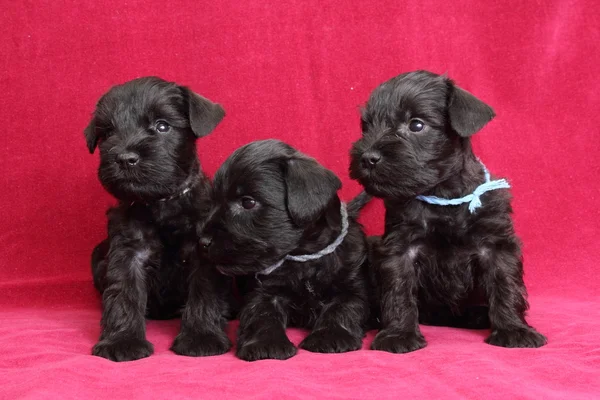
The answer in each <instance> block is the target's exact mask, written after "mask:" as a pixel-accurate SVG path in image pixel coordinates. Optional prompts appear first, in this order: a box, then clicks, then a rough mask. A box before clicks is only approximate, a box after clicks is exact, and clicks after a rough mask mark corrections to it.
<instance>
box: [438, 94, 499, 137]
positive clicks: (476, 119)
mask: <svg viewBox="0 0 600 400" xmlns="http://www.w3.org/2000/svg"><path fill="white" fill-rule="evenodd" d="M448 115H449V116H450V126H452V129H454V131H455V132H456V133H458V135H459V136H462V137H469V136H471V135H473V134H475V133H477V132H478V131H479V130H480V129H481V128H483V127H484V126H485V124H487V123H488V122H490V121H491V120H492V118H494V117H495V116H496V114H495V113H494V110H492V107H490V106H488V105H487V104H485V103H484V102H483V101H481V100H479V99H478V98H477V97H475V96H473V95H472V94H471V93H469V92H467V91H466V90H463V89H461V88H459V87H458V86H456V85H452V92H451V94H450V100H449V103H448Z"/></svg>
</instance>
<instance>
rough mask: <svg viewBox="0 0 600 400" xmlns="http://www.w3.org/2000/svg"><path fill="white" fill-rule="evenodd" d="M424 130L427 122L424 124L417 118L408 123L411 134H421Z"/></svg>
mask: <svg viewBox="0 0 600 400" xmlns="http://www.w3.org/2000/svg"><path fill="white" fill-rule="evenodd" d="M424 128H425V122H423V121H421V120H420V119H417V118H413V119H411V120H410V122H409V123H408V129H409V130H410V131H411V132H421V131H422V130H423V129H424Z"/></svg>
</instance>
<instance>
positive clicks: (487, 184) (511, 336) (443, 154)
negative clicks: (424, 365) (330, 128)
mask: <svg viewBox="0 0 600 400" xmlns="http://www.w3.org/2000/svg"><path fill="white" fill-rule="evenodd" d="M493 117H494V112H493V110H492V109H491V108H490V107H489V106H487V105H486V104H484V103H483V102H481V101H480V100H478V99H477V98H475V97H474V96H473V95H471V94H470V93H468V92H466V91H464V90H462V89H461V88H459V87H458V86H456V85H455V84H454V83H453V82H452V81H451V80H449V79H448V78H446V77H444V76H438V75H435V74H432V73H429V72H426V71H417V72H411V73H407V74H402V75H400V76H398V77H396V78H393V79H391V80H390V81H388V82H385V83H383V84H382V85H381V86H379V87H378V88H377V89H375V91H374V92H373V93H372V94H371V97H370V99H369V101H368V103H367V105H366V108H365V110H364V112H363V116H362V131H363V137H362V138H361V139H360V140H358V141H357V142H356V143H355V144H354V145H353V147H352V150H351V166H350V174H351V177H352V178H353V179H357V180H358V181H359V182H360V183H361V184H362V185H363V186H364V187H365V189H366V191H367V193H369V194H372V195H374V196H377V197H380V198H382V199H384V203H385V207H386V215H385V233H384V235H383V237H382V238H381V239H380V240H375V241H374V243H373V249H372V258H373V260H372V262H373V269H374V273H375V276H376V279H377V281H378V298H379V303H380V307H381V315H380V317H381V323H382V329H381V331H380V332H379V333H378V334H377V336H376V337H375V340H374V341H373V344H372V348H373V349H375V350H384V351H389V352H393V353H405V352H409V351H413V350H417V349H420V348H422V347H424V346H425V344H426V343H425V340H424V338H423V336H422V335H421V332H420V330H419V325H418V323H419V322H421V323H424V324H432V325H451V326H462V327H472V328H483V327H487V326H489V325H490V324H491V329H492V331H491V335H490V336H489V337H488V338H487V339H486V342H487V343H489V344H493V345H496V346H503V347H539V346H542V345H544V344H545V343H546V338H545V337H544V336H542V335H541V334H539V333H538V332H536V331H535V329H533V328H532V327H530V326H529V325H528V324H527V322H526V321H525V311H526V310H527V308H528V304H527V301H526V299H525V295H526V291H525V286H524V283H523V266H522V261H521V253H520V243H519V240H518V238H517V237H516V236H515V233H514V229H513V224H512V221H511V218H510V213H511V212H512V210H511V206H510V196H509V192H508V190H505V189H506V188H507V187H508V183H507V182H506V181H504V180H499V181H492V180H491V177H490V176H489V173H488V172H487V170H486V169H485V167H484V166H483V164H482V163H481V162H480V161H479V160H478V159H477V158H476V157H475V156H474V155H473V152H472V150H471V143H470V139H469V137H470V136H471V135H473V134H474V133H476V132H477V131H479V130H480V129H481V128H483V126H484V125H485V124H486V123H487V122H489V121H490V120H491V119H492V118H493ZM467 203H470V204H467Z"/></svg>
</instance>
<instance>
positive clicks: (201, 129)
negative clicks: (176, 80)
mask: <svg viewBox="0 0 600 400" xmlns="http://www.w3.org/2000/svg"><path fill="white" fill-rule="evenodd" d="M183 89H184V91H185V92H186V93H187V98H188V105H189V116H190V126H191V127H192V131H193V132H194V135H196V137H197V138H199V137H202V136H206V135H208V134H209V133H211V132H212V131H213V130H214V129H215V128H216V127H217V125H219V122H221V121H222V120H223V117H224V116H225V110H224V109H223V107H221V106H220V105H219V104H216V103H213V102H212V101H210V100H208V99H207V98H204V97H202V96H200V95H199V94H197V93H194V92H193V91H191V90H190V89H188V88H183Z"/></svg>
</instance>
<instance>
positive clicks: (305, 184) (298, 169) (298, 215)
mask: <svg viewBox="0 0 600 400" xmlns="http://www.w3.org/2000/svg"><path fill="white" fill-rule="evenodd" d="M285 184H286V187H287V209H288V213H289V214H290V217H291V218H292V221H294V223H295V224H296V225H299V226H301V225H305V224H308V223H310V222H313V221H315V220H316V219H317V218H318V217H319V216H320V215H321V213H322V212H323V211H324V210H325V208H326V207H327V205H328V204H329V202H330V201H331V200H332V199H333V198H334V197H335V195H336V193H337V191H338V190H339V189H340V188H341V187H342V182H340V180H339V178H338V177H337V176H335V174H334V173H333V172H331V171H330V170H328V169H326V168H325V167H323V166H322V165H321V164H319V163H318V162H316V161H315V160H314V159H312V158H309V157H294V158H291V159H289V160H288V162H287V166H286V171H285Z"/></svg>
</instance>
